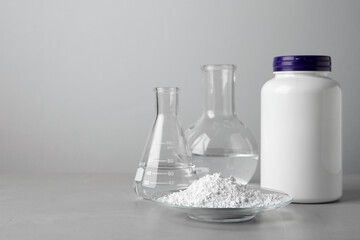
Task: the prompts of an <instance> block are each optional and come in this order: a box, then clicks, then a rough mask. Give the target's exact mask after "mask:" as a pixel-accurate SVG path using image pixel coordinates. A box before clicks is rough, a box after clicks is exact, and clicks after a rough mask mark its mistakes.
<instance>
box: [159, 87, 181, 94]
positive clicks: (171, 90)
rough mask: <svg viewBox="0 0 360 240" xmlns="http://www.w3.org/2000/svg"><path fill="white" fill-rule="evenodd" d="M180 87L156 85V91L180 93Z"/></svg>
mask: <svg viewBox="0 0 360 240" xmlns="http://www.w3.org/2000/svg"><path fill="white" fill-rule="evenodd" d="M179 91H180V88H178V87H155V88H154V92H158V93H178V92H179Z"/></svg>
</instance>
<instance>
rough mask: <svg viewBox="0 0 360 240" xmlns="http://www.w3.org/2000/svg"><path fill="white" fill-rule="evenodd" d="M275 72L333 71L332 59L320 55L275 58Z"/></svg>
mask: <svg viewBox="0 0 360 240" xmlns="http://www.w3.org/2000/svg"><path fill="white" fill-rule="evenodd" d="M273 67H274V72H280V71H331V57H329V56H319V55H292V56H278V57H274V64H273Z"/></svg>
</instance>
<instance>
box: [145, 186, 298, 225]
mask: <svg viewBox="0 0 360 240" xmlns="http://www.w3.org/2000/svg"><path fill="white" fill-rule="evenodd" d="M249 187H250V188H251V189H255V190H259V191H260V192H261V193H267V194H268V193H271V194H278V195H280V196H281V199H280V202H279V203H277V204H273V205H268V206H265V207H251V208H201V207H187V206H180V205H172V204H168V203H163V202H161V201H159V200H158V199H159V198H160V197H163V196H166V195H168V194H171V193H173V192H177V191H180V190H171V191H159V192H155V193H153V194H152V195H151V196H150V200H151V201H153V202H155V203H157V204H159V205H161V206H165V207H168V208H173V209H177V210H180V211H182V212H184V213H186V214H187V216H188V217H190V218H191V219H194V220H199V221H205V222H242V221H248V220H251V219H253V218H254V217H255V215H256V214H257V213H260V212H264V211H270V210H274V209H277V208H280V207H284V206H286V205H288V204H290V203H291V201H292V197H291V196H290V195H289V194H287V193H284V192H280V191H277V190H273V189H268V188H261V187H259V186H255V185H249Z"/></svg>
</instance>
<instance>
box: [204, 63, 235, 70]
mask: <svg viewBox="0 0 360 240" xmlns="http://www.w3.org/2000/svg"><path fill="white" fill-rule="evenodd" d="M235 69H236V66H235V65H234V64H206V65H203V66H201V70H202V71H220V70H235Z"/></svg>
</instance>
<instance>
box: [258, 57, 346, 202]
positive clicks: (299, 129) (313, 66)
mask: <svg viewBox="0 0 360 240" xmlns="http://www.w3.org/2000/svg"><path fill="white" fill-rule="evenodd" d="M330 71H331V58H330V57H329V56H313V55H310V56H309V55H307V56H305V55H300V56H280V57H275V58H274V74H275V77H274V78H273V79H271V80H269V81H268V82H266V83H265V84H264V86H263V88H262V91H261V186H262V187H266V188H273V189H278V190H282V191H284V192H287V193H289V194H291V195H292V196H293V198H294V202H298V203H321V202H330V201H334V200H337V199H339V198H340V197H341V195H342V129H341V128H342V123H341V115H342V113H341V101H342V96H341V95H342V93H341V88H340V85H339V84H338V83H337V82H336V81H335V80H333V79H331V78H329V76H328V75H329V73H330Z"/></svg>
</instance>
